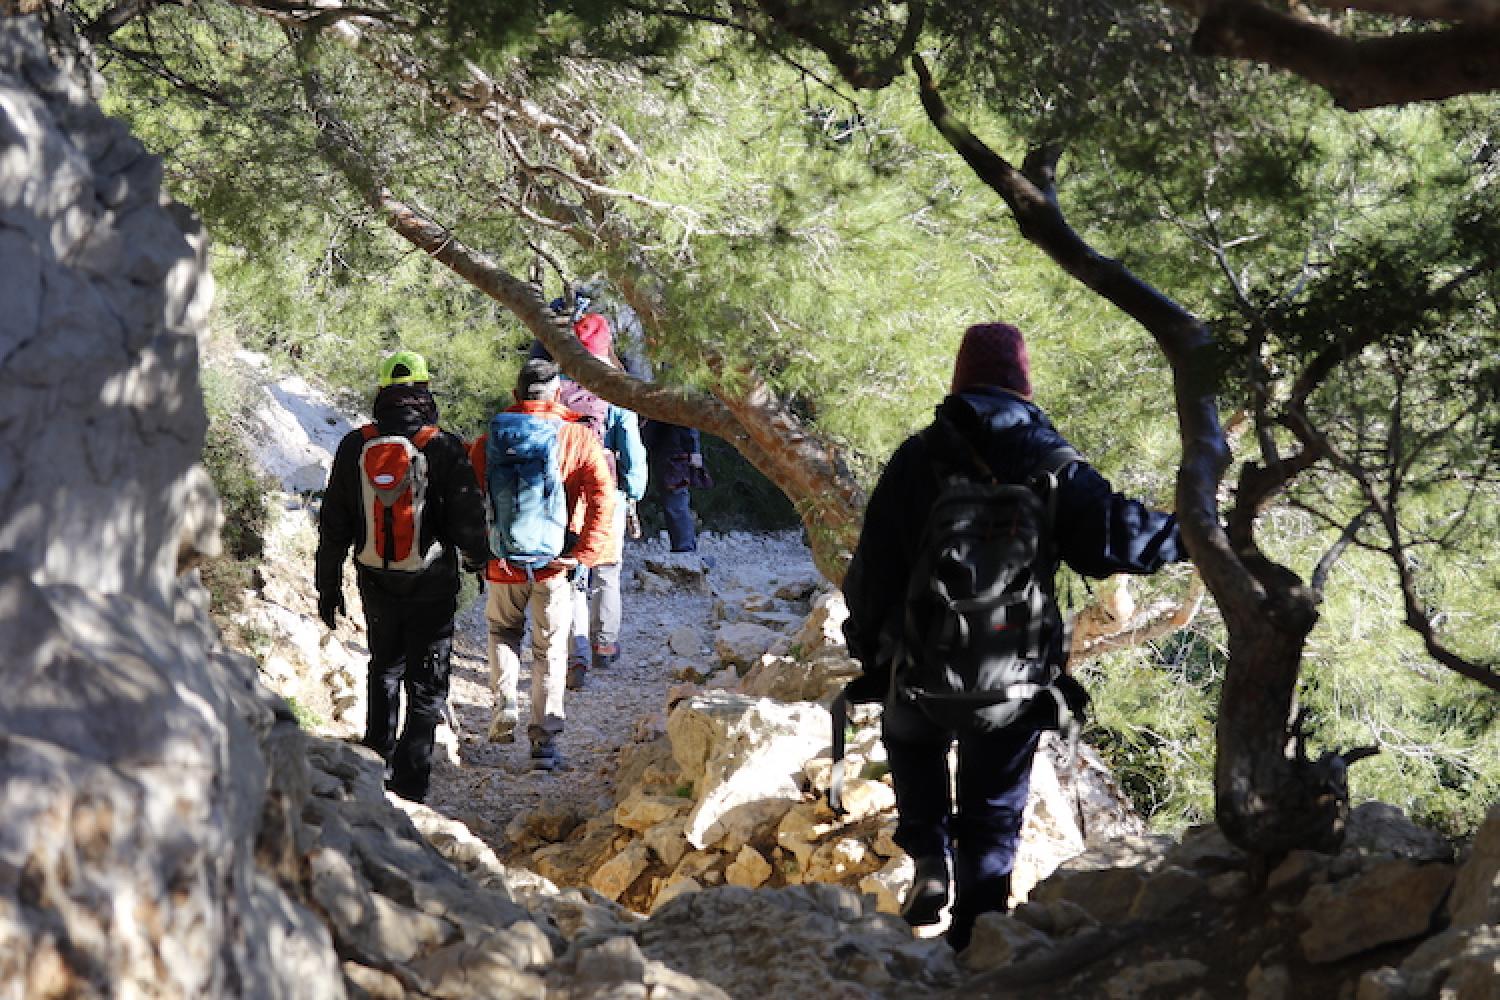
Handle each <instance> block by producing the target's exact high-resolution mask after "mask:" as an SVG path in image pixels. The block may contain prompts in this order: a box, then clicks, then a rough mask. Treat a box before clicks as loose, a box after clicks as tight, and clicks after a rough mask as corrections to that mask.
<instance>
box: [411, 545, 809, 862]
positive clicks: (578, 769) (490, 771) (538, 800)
mask: <svg viewBox="0 0 1500 1000" xmlns="http://www.w3.org/2000/svg"><path fill="white" fill-rule="evenodd" d="M699 546H700V552H701V554H703V555H706V556H708V557H710V558H711V559H712V560H713V561H714V568H713V570H712V571H711V572H710V573H709V574H708V582H709V584H710V588H711V590H712V593H704V592H702V591H700V590H698V589H696V588H692V587H688V586H678V587H674V588H673V589H671V590H669V591H667V592H666V593H650V592H647V591H645V590H642V589H640V588H639V587H638V586H637V584H636V576H635V575H636V570H637V569H638V568H639V567H640V566H641V564H642V561H643V560H644V559H645V558H647V557H650V556H661V555H663V554H665V552H666V546H665V544H664V543H663V542H662V541H660V540H659V539H652V540H649V541H644V542H632V543H630V544H629V545H627V547H626V553H625V570H624V574H623V581H624V582H623V590H624V612H625V613H624V621H623V623H622V626H621V637H620V650H621V655H620V659H619V661H617V662H616V663H615V664H614V666H613V667H611V668H610V669H608V670H606V671H591V672H590V675H589V682H588V685H587V686H586V687H585V689H584V690H583V691H579V692H575V691H569V692H568V693H567V696H566V701H565V705H564V709H565V711H566V714H567V723H566V726H565V728H564V730H563V733H562V735H561V737H559V741H560V746H561V749H562V754H563V761H564V766H563V767H562V768H560V769H558V770H557V771H553V772H543V771H533V770H532V769H531V765H530V757H529V752H530V751H529V747H528V745H527V742H526V739H525V735H524V732H520V733H519V738H518V739H517V741H516V742H515V743H511V744H495V743H490V742H488V740H487V739H486V737H485V732H486V729H487V728H488V726H489V720H490V709H491V703H492V702H491V696H490V691H489V667H488V665H487V662H486V660H485V649H484V644H485V623H484V608H483V602H482V601H476V602H475V603H474V604H473V605H472V606H471V607H469V608H467V609H465V610H464V611H462V612H461V613H460V614H459V618H458V623H457V630H456V635H455V641H454V659H453V681H452V689H451V694H450V696H449V703H450V705H451V706H452V708H453V712H454V716H455V718H456V721H457V723H458V733H457V756H458V760H459V762H460V766H458V767H454V766H453V764H452V762H451V752H450V754H449V755H448V759H446V760H444V759H438V760H435V763H434V769H433V780H432V787H431V790H430V792H429V794H428V798H427V804H428V805H430V806H431V807H432V808H434V809H436V810H437V811H439V812H441V813H444V814H445V815H448V816H451V817H452V818H454V819H458V820H461V821H462V822H464V823H465V824H467V825H468V826H469V828H470V829H472V830H473V831H474V832H475V834H476V835H478V836H479V837H481V838H482V839H484V840H485V841H486V842H487V843H488V844H489V845H490V846H491V847H492V848H493V849H494V850H495V851H496V853H497V854H499V855H500V856H501V857H502V858H503V857H505V855H506V853H507V847H508V844H507V841H506V838H505V828H506V826H507V824H509V822H510V821H511V820H512V819H513V818H515V817H516V816H517V815H520V814H523V813H526V812H529V811H532V810H534V809H536V808H537V807H538V806H540V805H542V804H543V803H548V804H555V803H558V802H567V803H570V804H573V805H575V806H577V807H579V808H580V809H582V810H583V811H585V813H589V812H593V811H598V812H604V811H606V810H608V809H611V808H613V805H614V799H613V789H614V774H615V768H616V763H617V757H618V753H619V750H620V748H621V747H623V746H625V745H627V744H629V743H631V742H632V741H633V740H634V739H635V736H636V733H637V728H638V725H639V724H640V723H641V720H643V719H646V718H647V717H650V716H656V717H657V718H658V719H659V718H660V717H661V715H662V711H663V707H664V705H665V703H666V695H667V691H668V689H669V688H670V687H672V686H673V685H674V684H678V683H680V682H679V681H677V680H675V679H674V678H673V677H672V676H671V675H670V672H669V671H670V669H671V667H672V665H673V664H675V663H676V662H678V661H680V660H684V659H687V660H692V659H695V658H693V657H678V656H675V655H673V654H670V653H669V651H668V649H667V638H668V636H670V635H671V634H672V632H673V631H675V630H677V629H680V628H682V627H684V626H687V627H691V628H693V629H694V630H696V631H697V633H698V636H699V638H700V652H699V655H698V657H696V659H697V660H699V661H700V662H701V661H704V660H707V659H708V658H709V657H712V656H713V652H712V641H713V631H714V625H715V623H714V611H713V608H714V602H715V600H716V598H717V599H722V600H725V601H733V600H735V599H737V598H738V597H740V596H742V595H744V594H748V593H753V592H757V591H760V592H768V591H769V590H773V589H774V588H775V586H776V583H777V581H779V580H789V579H802V578H807V577H809V576H812V575H813V574H814V570H813V566H812V559H811V556H810V554H809V552H808V550H807V549H806V547H804V546H803V545H802V543H801V541H800V538H799V537H798V534H797V533H795V532H780V533H773V534H753V535H752V534H744V533H732V534H727V535H718V534H707V533H706V534H704V535H702V536H700V541H699ZM530 671H531V664H530V662H529V653H527V654H525V656H524V658H523V662H522V664H521V682H520V699H521V706H520V712H521V720H522V728H523V729H524V725H525V720H526V719H527V718H528V714H527V713H528V712H529V711H530V698H529V694H530V683H531V675H530ZM440 735H441V730H440ZM438 756H439V757H440V758H441V757H443V754H442V748H441V747H440V748H439V751H438Z"/></svg>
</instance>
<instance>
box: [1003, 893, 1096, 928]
mask: <svg viewBox="0 0 1500 1000" xmlns="http://www.w3.org/2000/svg"><path fill="white" fill-rule="evenodd" d="M1015 917H1016V919H1017V920H1020V921H1021V922H1023V923H1025V924H1027V925H1028V926H1031V927H1035V928H1036V929H1037V930H1039V931H1041V932H1042V933H1043V934H1049V935H1051V936H1052V937H1064V936H1066V935H1069V934H1072V933H1074V932H1075V931H1080V930H1085V929H1087V928H1090V927H1096V926H1098V923H1099V922H1098V921H1097V920H1095V919H1094V918H1093V917H1092V916H1090V915H1089V911H1088V910H1085V909H1084V908H1083V907H1081V906H1079V905H1078V904H1077V903H1073V902H1069V901H1068V900H1066V899H1057V900H1053V901H1052V902H1049V903H1040V902H1036V901H1034V900H1033V901H1029V902H1025V903H1022V904H1021V905H1020V906H1018V907H1016V909H1015Z"/></svg>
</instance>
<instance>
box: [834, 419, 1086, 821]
mask: <svg viewBox="0 0 1500 1000" xmlns="http://www.w3.org/2000/svg"><path fill="white" fill-rule="evenodd" d="M923 440H924V443H925V444H926V446H927V452H928V454H929V456H930V459H931V462H932V464H933V468H934V470H935V471H936V472H937V475H938V494H937V499H936V500H935V501H934V502H933V505H932V508H931V510H930V511H929V512H928V515H927V520H926V522H925V524H924V525H923V527H922V534H921V536H920V542H919V544H918V546H917V559H916V562H915V563H914V564H913V566H912V572H911V576H910V579H909V582H908V584H907V592H906V604H905V616H904V617H905V620H904V622H903V624H902V627H901V629H900V630H899V636H900V638H899V641H897V642H896V643H895V645H896V649H895V653H894V657H893V661H892V664H891V670H890V689H889V691H888V693H887V696H886V703H887V704H888V705H889V704H890V703H891V702H892V701H894V700H895V699H897V698H900V699H904V700H907V701H910V702H913V703H915V704H916V705H917V706H918V707H919V708H921V709H922V711H923V712H924V713H925V714H926V715H927V716H928V717H929V718H931V719H932V720H933V721H934V722H935V723H937V724H938V725H940V726H942V727H943V728H944V729H947V730H950V731H953V732H958V733H965V732H969V733H972V732H983V731H995V730H999V729H1004V728H1006V727H1007V726H1010V725H1013V724H1015V723H1016V722H1018V721H1021V720H1022V719H1025V720H1027V721H1029V722H1030V723H1032V724H1034V725H1036V726H1037V727H1038V728H1043V729H1059V730H1064V731H1066V732H1067V733H1068V735H1069V740H1070V742H1072V741H1075V740H1076V739H1077V734H1078V731H1079V729H1080V728H1081V726H1082V717H1083V712H1084V708H1085V706H1086V704H1087V700H1088V695H1087V694H1086V693H1085V692H1084V690H1083V688H1082V686H1080V685H1079V684H1078V683H1077V682H1076V681H1075V680H1073V679H1072V678H1071V677H1069V676H1067V675H1065V674H1064V673H1063V667H1064V666H1065V665H1066V662H1067V654H1068V646H1069V640H1070V638H1071V637H1070V635H1069V634H1068V633H1069V628H1068V625H1067V624H1066V623H1065V622H1064V619H1063V615H1062V612H1061V610H1060V609H1059V608H1058V605H1057V598H1056V595H1055V593H1054V582H1053V576H1054V573H1055V570H1056V568H1057V557H1056V554H1055V552H1056V546H1055V544H1054V531H1053V519H1054V514H1055V510H1056V499H1057V475H1058V473H1060V472H1061V471H1062V470H1063V469H1065V468H1066V467H1067V466H1068V465H1070V464H1072V463H1073V462H1076V461H1078V460H1079V455H1078V453H1077V452H1076V451H1074V450H1073V449H1072V448H1069V447H1066V446H1064V447H1059V448H1057V449H1056V450H1054V451H1052V452H1050V453H1049V454H1048V455H1047V456H1046V457H1045V458H1044V459H1043V460H1042V462H1041V463H1040V465H1039V467H1038V468H1037V469H1036V470H1035V471H1034V472H1033V473H1032V474H1031V475H1030V476H1029V477H1027V478H1026V480H1025V481H1024V482H1019V483H1017V482H1007V481H1006V480H1004V479H1002V478H1001V477H999V476H997V475H996V474H995V472H994V470H993V469H991V468H990V465H989V463H988V462H986V461H985V459H984V457H983V456H982V455H981V454H980V453H979V451H978V450H977V449H976V448H975V447H974V446H973V444H971V443H970V441H969V439H968V438H967V437H965V436H964V434H963V433H962V431H961V430H960V429H959V428H958V427H956V426H955V425H954V424H953V423H951V422H950V421H949V420H948V419H947V418H945V417H942V416H940V417H939V418H938V419H937V420H936V421H935V422H934V423H933V425H932V426H931V427H929V428H928V429H927V430H926V431H924V432H923ZM832 710H833V729H834V732H833V744H834V746H833V750H834V763H835V768H834V780H833V785H832V788H831V789H830V795H829V799H830V803H831V804H832V805H833V807H834V809H835V810H836V811H837V810H839V809H840V805H841V804H840V802H839V798H840V792H841V786H842V779H843V750H844V737H845V733H844V729H845V725H846V722H847V718H848V714H847V713H848V697H847V693H841V694H840V695H839V696H838V698H836V699H835V700H834V703H833V709H832Z"/></svg>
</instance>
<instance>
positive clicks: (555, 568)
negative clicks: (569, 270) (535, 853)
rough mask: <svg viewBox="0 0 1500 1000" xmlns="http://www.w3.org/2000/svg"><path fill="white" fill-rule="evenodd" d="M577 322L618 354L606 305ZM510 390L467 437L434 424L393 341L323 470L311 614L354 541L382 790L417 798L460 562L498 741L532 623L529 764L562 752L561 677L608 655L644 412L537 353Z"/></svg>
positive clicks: (610, 357)
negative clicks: (480, 634)
mask: <svg viewBox="0 0 1500 1000" xmlns="http://www.w3.org/2000/svg"><path fill="white" fill-rule="evenodd" d="M574 332H575V333H576V334H577V335H578V338H579V341H580V342H581V343H582V344H583V346H584V347H585V348H586V349H587V350H588V351H589V352H590V353H591V354H593V355H594V356H596V357H599V358H601V359H603V360H605V361H607V362H609V363H611V364H616V365H617V364H618V361H617V360H616V358H615V355H614V352H613V350H612V345H611V333H610V328H609V323H608V321H607V320H605V318H604V317H603V316H600V315H598V314H595V313H588V314H584V315H582V316H581V317H579V318H578V320H577V321H576V322H575V324H574ZM514 396H515V403H514V404H513V405H511V406H509V407H507V408H506V409H505V410H503V411H501V412H500V413H497V414H495V416H494V417H493V418H492V419H491V420H490V422H489V425H488V427H487V428H486V430H485V432H484V433H483V434H481V435H480V436H479V437H478V439H477V440H475V441H474V442H473V443H472V444H468V445H465V443H464V442H463V441H462V440H460V439H459V438H458V437H457V436H455V435H454V434H452V433H450V432H448V431H445V430H442V429H440V428H439V427H438V413H437V404H436V402H435V401H434V399H433V395H432V392H431V388H430V374H429V372H428V368H427V363H426V361H425V359H423V358H422V356H421V355H419V354H416V353H415V352H412V351H398V352H396V353H395V354H392V355H391V356H390V357H388V358H386V359H385V360H384V361H383V362H382V364H381V368H380V376H379V389H378V391H377V393H376V396H375V402H374V407H373V416H374V422H373V423H370V424H368V425H366V426H364V427H361V428H359V429H356V430H354V431H351V432H350V433H349V434H347V435H345V437H344V438H343V440H342V441H340V443H339V446H338V449H337V451H336V452H335V455H334V460H333V466H332V469H331V470H330V472H329V478H328V487H327V490H326V492H325V494H324V498H323V505H322V510H321V513H320V517H319V528H318V549H317V554H316V557H315V561H316V571H315V580H316V586H317V591H318V614H319V617H321V618H322V619H323V621H324V623H325V624H327V625H328V627H329V628H334V627H336V625H337V619H338V616H339V615H341V614H344V613H345V608H344V598H343V565H344V560H345V558H346V557H347V556H348V554H349V552H350V551H351V549H352V550H353V552H354V562H355V571H356V574H355V575H356V580H357V583H358V587H359V592H360V597H361V598H362V601H363V604H364V608H365V618H366V624H367V626H368V631H369V646H370V669H369V680H368V697H369V715H368V718H367V721H366V729H365V737H364V743H365V745H367V746H369V747H370V748H371V749H373V750H375V751H376V752H377V753H379V754H380V756H381V757H382V758H383V759H384V760H385V761H386V765H387V767H386V773H387V787H389V788H390V789H391V790H392V791H393V792H395V793H396V794H398V795H401V796H402V797H404V798H407V799H411V800H413V801H418V802H420V801H422V800H423V799H424V798H425V797H426V795H427V791H428V784H429V782H430V778H431V770H432V765H431V758H432V750H433V742H434V733H435V730H436V727H437V724H438V722H439V721H440V720H441V719H442V717H443V714H444V712H445V711H446V708H447V700H448V687H449V674H450V670H451V662H452V640H453V622H454V616H455V614H456V613H457V604H458V593H459V589H460V588H459V583H460V571H461V570H462V571H465V572H471V573H474V574H476V575H477V576H479V577H480V578H481V579H482V580H483V581H484V584H485V588H486V590H487V591H488V593H487V596H486V599H485V609H484V613H485V619H486V623H487V629H488V641H487V643H486V646H487V657H488V661H489V670H490V687H491V690H492V693H493V697H494V710H493V716H492V718H491V722H490V726H489V733H488V735H489V739H490V740H491V741H494V742H500V743H511V742H514V741H515V739H516V731H517V730H518V728H519V727H520V721H521V720H520V716H519V704H520V700H519V697H518V686H519V681H520V666H521V644H522V641H523V637H524V635H525V633H526V630H527V625H528V619H529V625H530V636H531V652H532V669H531V692H530V694H531V697H530V714H529V718H528V719H527V720H526V721H527V725H526V728H525V732H526V736H527V739H528V741H529V743H530V750H531V761H532V766H533V767H536V768H538V769H544V770H550V769H553V768H556V767H557V766H558V764H559V762H560V757H559V753H558V742H557V737H558V734H559V733H561V732H562V729H563V722H564V717H565V715H564V708H563V692H564V689H565V688H569V689H573V690H579V689H581V688H582V687H583V686H584V684H585V680H586V678H587V676H588V674H589V671H591V670H599V669H605V668H608V667H609V666H610V665H611V664H613V663H614V662H615V661H616V659H617V658H618V657H619V655H620V645H619V637H620V624H621V614H622V603H621V595H620V584H621V580H620V569H621V562H622V557H623V550H624V542H625V537H626V535H627V534H630V535H632V536H634V537H639V534H640V528H639V521H638V520H637V518H636V515H635V507H636V503H637V502H638V501H639V500H640V499H641V497H642V495H643V494H644V493H645V491H646V486H647V482H648V468H649V465H650V459H648V455H647V452H646V449H645V446H644V444H643V443H642V439H641V430H640V427H639V422H638V420H637V418H636V415H635V414H634V413H632V412H630V411H629V410H626V409H624V408H622V407H618V406H615V405H613V404H610V403H607V402H605V401H604V400H602V399H600V398H599V397H598V396H596V395H594V394H593V393H592V392H589V391H588V390H587V389H585V388H584V387H583V386H581V385H579V384H578V383H576V382H574V381H572V380H571V379H568V378H566V377H564V376H563V375H562V374H561V372H560V370H559V368H558V366H557V365H556V364H555V363H553V362H552V361H551V360H550V359H547V358H544V357H535V358H532V359H531V360H528V361H527V362H526V363H525V364H524V365H523V366H522V368H521V371H520V374H519V376H518V377H517V380H516V384H515V387H514ZM688 516H689V518H691V513H690V512H689V514H688ZM669 523H670V521H669ZM403 691H404V693H405V698H406V719H405V724H404V725H403V724H402V723H401V700H402V694H403ZM398 732H399V736H398Z"/></svg>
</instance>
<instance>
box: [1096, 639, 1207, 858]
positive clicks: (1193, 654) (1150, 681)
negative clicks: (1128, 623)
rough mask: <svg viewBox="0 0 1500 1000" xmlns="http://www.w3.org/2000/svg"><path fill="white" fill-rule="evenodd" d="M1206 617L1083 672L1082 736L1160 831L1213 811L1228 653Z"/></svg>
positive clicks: (1178, 827)
mask: <svg viewBox="0 0 1500 1000" xmlns="http://www.w3.org/2000/svg"><path fill="white" fill-rule="evenodd" d="M1221 633H1222V626H1221V625H1220V624H1219V623H1217V622H1215V621H1213V620H1209V621H1203V620H1200V621H1199V622H1196V623H1195V624H1194V625H1193V626H1192V627H1191V628H1190V629H1187V630H1184V631H1181V632H1178V633H1176V634H1174V635H1173V636H1171V637H1169V638H1168V639H1166V640H1165V641H1163V642H1161V643H1158V644H1157V645H1156V646H1154V647H1144V648H1140V649H1134V650H1129V651H1126V652H1122V653H1117V654H1113V655H1110V656H1105V657H1101V658H1100V659H1099V660H1098V661H1096V662H1095V663H1093V664H1091V665H1090V666H1089V667H1088V668H1087V669H1086V670H1085V671H1084V672H1083V675H1082V680H1083V682H1084V684H1085V686H1086V687H1087V688H1088V689H1089V693H1090V695H1091V696H1092V697H1093V718H1092V719H1091V721H1090V724H1089V726H1088V727H1087V728H1086V729H1085V731H1084V739H1086V740H1088V741H1089V742H1090V743H1092V744H1093V745H1094V746H1095V747H1097V748H1098V750H1099V753H1100V755H1101V756H1102V757H1103V758H1104V759H1105V761H1106V762H1107V763H1108V764H1109V766H1110V768H1111V770H1113V772H1114V774H1115V777H1116V778H1117V779H1118V780H1119V782H1120V787H1121V789H1122V790H1123V791H1124V792H1125V794H1126V795H1127V796H1129V798H1130V801H1131V802H1132V803H1133V804H1134V805H1135V807H1136V809H1137V810H1138V811H1139V812H1140V813H1141V815H1142V816H1143V817H1145V818H1146V820H1147V821H1148V822H1149V823H1150V825H1151V828H1152V829H1154V830H1157V831H1159V832H1165V833H1178V832H1180V831H1181V830H1182V829H1184V828H1186V827H1188V826H1191V825H1193V824H1196V823H1203V822H1208V821H1209V820H1211V819H1212V818H1213V802H1214V797H1213V746H1214V739H1213V720H1214V717H1215V714H1216V713H1215V706H1216V705H1217V704H1218V696H1219V683H1220V680H1221V679H1222V677H1223V671H1224V664H1225V660H1226V655H1225V651H1224V648H1223V646H1222V635H1221Z"/></svg>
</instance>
